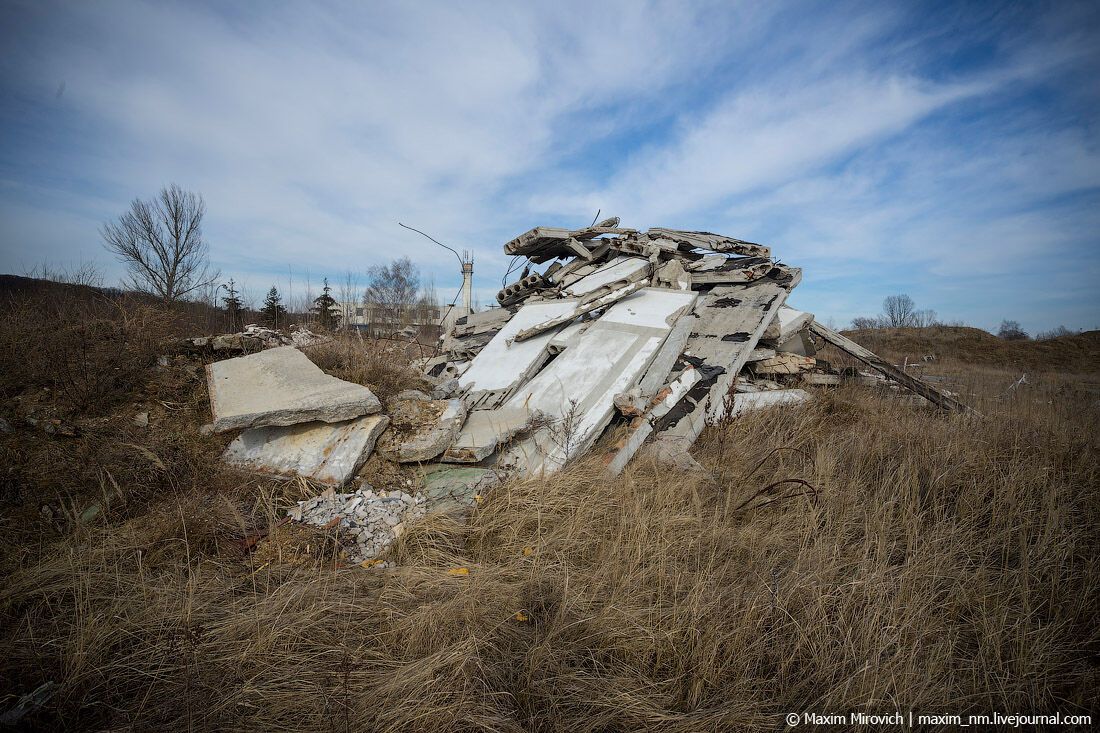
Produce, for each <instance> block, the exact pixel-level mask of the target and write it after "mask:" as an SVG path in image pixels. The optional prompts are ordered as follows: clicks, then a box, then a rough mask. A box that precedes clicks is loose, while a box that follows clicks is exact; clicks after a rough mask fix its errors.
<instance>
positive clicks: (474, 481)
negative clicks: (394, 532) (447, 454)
mask: <svg viewBox="0 0 1100 733" xmlns="http://www.w3.org/2000/svg"><path fill="white" fill-rule="evenodd" d="M423 471H424V488H423V489H422V491H423V493H424V495H425V497H427V504H426V506H427V509H428V511H429V512H432V511H437V512H440V511H441V512H453V511H458V512H461V511H465V510H466V509H469V508H470V507H472V506H474V505H475V504H476V503H477V499H476V498H475V497H478V496H484V495H485V494H486V493H487V492H488V491H489V490H490V489H492V488H493V487H495V486H497V485H499V484H500V482H501V475H500V473H499V472H498V471H497V470H495V469H492V468H481V467H478V466H456V465H453V464H446V463H430V464H427V465H425V466H423Z"/></svg>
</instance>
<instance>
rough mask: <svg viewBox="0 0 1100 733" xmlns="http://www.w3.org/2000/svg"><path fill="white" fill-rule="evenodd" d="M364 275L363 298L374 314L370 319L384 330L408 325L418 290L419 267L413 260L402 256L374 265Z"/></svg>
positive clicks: (388, 330) (392, 329)
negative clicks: (365, 286) (364, 289)
mask: <svg viewBox="0 0 1100 733" xmlns="http://www.w3.org/2000/svg"><path fill="white" fill-rule="evenodd" d="M367 278H368V281H367V289H366V292H365V293H364V294H363V302H364V305H366V306H368V307H371V308H372V309H373V310H374V312H375V314H376V315H375V316H374V317H373V318H372V319H371V320H372V321H374V322H375V323H376V324H378V325H379V327H380V328H381V329H382V331H384V332H393V331H396V330H398V329H400V328H401V327H402V326H405V325H407V324H408V323H409V319H410V317H411V316H412V315H413V314H412V312H411V311H412V310H413V308H412V306H414V305H415V304H416V302H417V298H418V295H419V293H420V271H419V270H418V269H417V267H416V265H414V264H413V263H412V260H410V259H409V258H408V257H402V258H401V259H397V260H394V261H393V262H391V263H390V264H388V265H374V266H373V267H371V268H370V269H369V270H368V271H367Z"/></svg>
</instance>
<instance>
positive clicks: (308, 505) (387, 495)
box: [287, 483, 425, 565]
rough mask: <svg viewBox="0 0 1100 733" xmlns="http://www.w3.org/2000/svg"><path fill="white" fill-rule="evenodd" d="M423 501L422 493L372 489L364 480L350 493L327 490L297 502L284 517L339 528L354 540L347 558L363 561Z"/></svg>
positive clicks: (418, 513) (396, 533) (420, 509)
mask: <svg viewBox="0 0 1100 733" xmlns="http://www.w3.org/2000/svg"><path fill="white" fill-rule="evenodd" d="M424 501H425V500H424V497H423V496H413V495H410V494H406V493H405V492H404V491H401V490H399V489H394V490H392V491H375V490H374V489H373V488H371V486H370V485H369V484H365V483H364V484H363V485H362V486H360V488H359V490H358V491H356V492H354V493H352V494H337V493H336V492H335V491H334V490H332V489H329V490H328V491H326V492H324V493H322V494H321V495H319V496H315V497H313V498H312V499H307V500H305V501H300V502H298V506H296V507H294V508H292V509H290V510H289V511H288V512H287V516H288V517H290V518H291V519H293V520H295V521H299V522H304V523H306V524H312V525H314V526H317V527H339V528H340V534H341V535H342V536H344V537H349V538H351V539H352V540H353V541H354V542H355V545H354V549H351V550H349V551H348V555H349V557H350V558H351V559H352V560H354V561H355V562H363V561H364V560H370V559H372V558H374V557H376V556H377V555H379V554H381V553H382V552H383V551H384V550H385V549H386V548H387V547H389V546H390V544H391V543H392V542H393V541H394V540H395V539H397V538H398V537H400V536H401V533H402V532H404V531H405V527H406V526H408V524H409V523H410V522H412V521H414V520H416V519H419V518H420V517H422V516H424V514H425V508H424ZM383 565H388V563H383Z"/></svg>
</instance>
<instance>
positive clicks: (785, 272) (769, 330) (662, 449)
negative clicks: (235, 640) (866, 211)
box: [207, 219, 966, 560]
mask: <svg viewBox="0 0 1100 733" xmlns="http://www.w3.org/2000/svg"><path fill="white" fill-rule="evenodd" d="M504 251H505V253H506V254H508V255H512V256H514V257H515V258H516V259H519V258H524V257H525V258H526V259H527V262H526V263H525V266H524V267H523V271H522V273H521V275H520V277H519V279H518V280H517V281H516V282H514V283H513V284H511V285H509V286H507V287H505V288H504V289H502V290H501V291H500V293H499V294H498V296H497V300H498V301H499V304H500V307H498V308H492V309H489V310H486V311H483V312H480V313H473V314H470V315H468V316H465V317H463V318H459V319H458V320H457V321H456V323H455V325H454V326H453V328H451V329H450V330H449V331H448V332H447V333H445V334H444V335H443V337H442V339H441V344H440V355H439V356H436V357H433V358H430V359H424V360H421V361H420V363H419V364H418V366H419V367H420V368H421V369H422V370H423V371H424V374H425V375H426V378H427V380H428V381H429V382H431V383H432V384H433V385H435V388H434V390H433V392H432V394H425V393H423V392H419V391H406V392H402V393H400V394H398V395H396V396H395V397H393V398H392V399H390V400H388V401H387V404H386V405H385V408H383V405H382V403H381V402H380V400H379V399H378V398H377V397H376V396H375V395H374V394H373V393H372V392H371V390H370V389H368V388H367V387H364V386H361V385H358V384H352V383H349V382H345V381H342V380H339V379H337V378H335V377H332V376H329V375H327V374H325V373H324V372H322V371H321V370H320V369H319V368H318V367H317V366H316V365H314V364H313V363H312V362H311V361H310V360H309V358H308V357H307V356H306V355H305V354H304V353H302V352H301V351H299V350H298V348H297V347H296V346H294V345H285V346H279V345H276V344H275V343H271V344H268V343H265V344H264V345H265V346H269V345H270V346H275V348H267V349H266V350H262V351H259V352H258V353H254V354H249V355H247V356H241V357H237V358H232V359H226V360H223V361H218V362H214V363H212V364H210V365H209V366H208V368H207V379H208V385H209V392H210V399H211V405H212V409H213V413H214V422H213V430H214V431H215V432H225V431H229V430H241V431H242V432H241V433H240V435H238V436H237V437H236V439H234V440H233V441H232V443H231V444H230V445H229V447H228V449H227V450H226V453H225V456H224V459H225V461H226V462H227V463H228V464H230V465H232V466H235V467H237V468H241V469H244V470H249V471H258V472H263V473H266V474H273V475H280V476H287V477H291V476H301V477H305V478H309V479H311V480H313V481H315V482H319V483H321V484H326V485H328V486H330V487H333V488H332V490H330V491H329V492H327V495H323V496H322V497H318V498H316V499H313V500H310V501H309V502H304V503H302V504H301V505H300V506H299V507H297V508H295V509H292V511H291V513H290V516H291V517H292V518H294V519H297V520H299V521H307V522H311V523H314V524H321V525H325V526H341V527H344V528H345V529H346V530H347V531H349V532H352V533H353V534H355V540H356V543H357V547H358V550H357V553H358V555H357V556H358V557H360V558H363V559H367V560H369V559H370V558H372V557H374V556H375V555H377V554H378V553H379V552H381V551H382V550H383V549H384V548H385V546H386V545H387V544H388V543H389V542H390V541H392V539H393V538H394V537H395V536H396V535H397V534H399V533H400V531H401V530H400V529H395V528H398V527H401V528H403V527H404V525H405V522H406V521H408V520H409V519H412V518H415V517H417V516H420V515H421V514H423V513H424V512H425V511H431V510H433V509H435V508H437V507H440V506H443V505H446V506H454V505H458V506H463V505H469V504H471V503H472V502H473V501H474V500H475V498H476V497H477V496H479V495H480V493H481V492H483V491H485V490H487V489H488V488H491V487H492V486H493V485H494V484H495V483H497V482H499V480H500V479H501V478H502V477H504V476H509V475H513V476H535V475H545V474H549V473H553V472H555V471H558V470H559V469H561V468H562V467H563V466H565V465H566V464H567V463H569V462H570V461H572V460H574V459H576V458H578V457H579V456H582V455H584V454H586V453H588V452H589V451H590V450H591V449H592V447H593V446H594V445H595V444H596V442H597V440H598V439H599V438H600V436H601V435H602V434H603V433H604V431H605V430H607V429H608V427H609V426H610V425H612V424H613V423H616V422H617V423H619V424H625V426H626V427H625V430H624V431H623V435H622V437H621V438H620V439H619V440H618V441H617V442H616V443H615V444H614V445H611V446H610V447H609V449H608V450H607V452H606V454H605V455H603V456H602V460H603V462H604V465H605V466H606V470H607V472H608V473H609V474H611V475H614V474H618V473H619V472H620V471H622V469H623V467H624V466H625V465H626V464H627V463H628V462H629V461H630V460H631V459H632V458H633V457H634V456H635V455H636V454H637V453H638V452H639V451H640V450H642V449H643V448H645V449H646V450H649V451H651V452H652V455H653V456H654V457H655V458H656V459H657V460H660V461H663V462H668V463H671V464H673V465H677V466H680V467H684V468H688V469H698V468H699V466H698V464H696V463H695V461H694V460H693V459H692V458H691V457H690V455H689V454H688V449H689V448H690V447H691V445H692V443H693V442H694V441H695V439H696V438H697V437H698V436H699V434H700V432H701V431H702V430H703V427H704V426H705V425H706V424H707V423H708V422H710V421H714V420H719V419H722V418H724V417H729V416H736V415H738V414H740V413H742V412H745V411H748V410H755V409H761V408H766V407H771V406H777V405H788V404H796V403H800V402H804V401H806V400H808V399H810V398H811V396H810V393H808V392H807V391H805V390H803V389H801V388H800V387H801V386H804V385H805V384H813V385H822V384H839V383H842V382H844V381H846V380H860V381H867V380H870V381H881V382H884V383H886V382H888V383H890V384H893V385H900V386H901V387H902V388H905V389H907V390H909V391H911V392H913V393H915V394H916V395H919V398H920V399H922V400H927V401H928V402H931V403H933V404H935V405H936V406H939V407H941V408H944V409H959V410H964V409H966V408H965V407H964V406H963V405H962V404H961V403H959V402H957V401H956V400H955V399H954V398H953V397H952V396H951V395H950V394H949V393H945V392H943V391H941V390H939V389H937V388H935V387H933V386H932V385H930V384H928V383H926V382H924V381H922V380H920V379H919V378H917V377H914V376H913V375H911V374H909V373H908V371H907V370H905V369H903V368H898V367H896V366H894V365H892V364H890V363H888V362H887V361H885V360H883V359H880V358H879V357H877V356H876V355H875V354H872V353H871V352H869V351H867V350H866V349H863V348H862V347H860V346H859V345H858V344H855V343H853V342H852V341H850V340H849V339H847V338H845V337H844V336H842V335H840V334H839V333H836V332H835V331H833V330H831V329H829V328H827V327H826V326H824V325H822V324H820V323H817V322H816V321H815V320H814V317H813V315H812V314H810V313H805V312H802V311H799V310H796V309H794V308H791V307H789V306H787V305H786V301H787V298H788V296H789V295H790V293H791V291H792V290H793V289H794V288H795V287H796V286H797V285H798V283H799V281H800V279H801V271H800V270H799V269H798V268H796V267H791V266H789V265H786V264H782V263H780V262H778V261H777V260H775V259H774V258H773V257H772V253H771V251H770V250H769V249H768V248H767V247H764V246H762V245H759V244H754V243H751V242H745V241H742V240H739V239H733V238H731V237H726V236H722V235H718V234H711V233H708V232H692V231H678V230H673V229H650V230H649V231H647V232H639V231H636V230H633V229H625V228H621V227H619V226H618V220H617V219H612V220H608V221H604V222H601V223H600V224H599V225H597V226H593V227H590V228H587V229H582V230H577V231H571V230H568V229H560V228H550V227H539V228H536V229H532V230H531V231H529V232H526V233H525V234H522V235H520V236H519V237H516V238H515V239H513V240H512V241H510V242H508V243H507V244H506V245H505V246H504ZM542 265H546V266H545V267H544V268H542V269H541V271H540V270H537V269H536V268H538V267H539V266H542ZM303 336H304V334H303ZM310 336H312V334H310ZM268 340H270V339H268ZM822 342H827V343H830V344H832V345H834V346H836V347H838V348H840V349H842V350H843V351H845V352H847V353H848V354H850V355H851V356H852V357H855V359H857V360H859V361H861V362H862V363H864V364H865V365H866V366H867V367H869V368H870V369H871V370H873V372H872V371H863V372H860V371H857V370H852V369H848V370H843V371H837V370H834V369H833V368H832V367H831V366H830V365H829V364H827V363H826V362H824V361H821V360H819V359H817V358H816V349H817V347H818V345H820V344H821V343H822ZM383 413H384V414H383ZM372 454H376V455H377V457H378V458H380V459H382V460H385V461H389V462H392V463H394V464H415V467H416V469H417V471H418V473H419V477H420V484H421V485H419V486H412V485H411V482H409V484H410V485H408V486H397V487H392V486H391V487H384V488H382V489H381V490H380V491H379V490H376V489H375V488H374V487H373V486H371V485H369V484H366V483H365V482H364V483H362V484H361V485H360V486H359V488H358V489H357V490H356V491H355V492H352V493H349V494H339V495H338V494H335V489H337V488H340V487H343V486H344V485H346V484H348V483H349V482H351V481H352V480H353V479H355V477H356V475H357V473H359V471H360V469H361V468H362V466H363V465H364V463H365V462H366V461H367V460H368V458H370V457H371V456H372ZM387 490H391V491H399V492H402V493H401V494H400V496H396V495H392V494H387V493H386V491H387ZM395 496H396V498H394V497H395ZM391 503H392V504H393V505H394V506H392V507H390V506H389V504H391ZM398 505H400V506H399V507H398ZM398 509H399V510H400V511H398Z"/></svg>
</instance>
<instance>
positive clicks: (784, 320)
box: [762, 305, 814, 350]
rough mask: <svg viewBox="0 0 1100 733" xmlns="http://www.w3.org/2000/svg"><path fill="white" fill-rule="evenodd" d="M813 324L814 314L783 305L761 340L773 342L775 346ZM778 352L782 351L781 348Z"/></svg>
mask: <svg viewBox="0 0 1100 733" xmlns="http://www.w3.org/2000/svg"><path fill="white" fill-rule="evenodd" d="M813 322H814V314H813V313H807V312H805V311H800V310H796V309H794V308H791V307H790V306H787V305H784V306H782V307H781V308H780V309H779V312H778V313H776V315H775V318H774V319H773V320H772V322H771V323H769V324H768V328H767V330H765V331H764V335H763V336H762V338H764V339H767V340H769V341H775V342H776V343H777V344H778V343H780V342H783V341H786V340H787V339H789V338H791V337H792V336H794V335H795V334H796V333H798V332H799V331H801V330H803V329H805V328H809V326H810V324H811V323H813ZM780 350H783V349H782V348H781V349H780Z"/></svg>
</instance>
